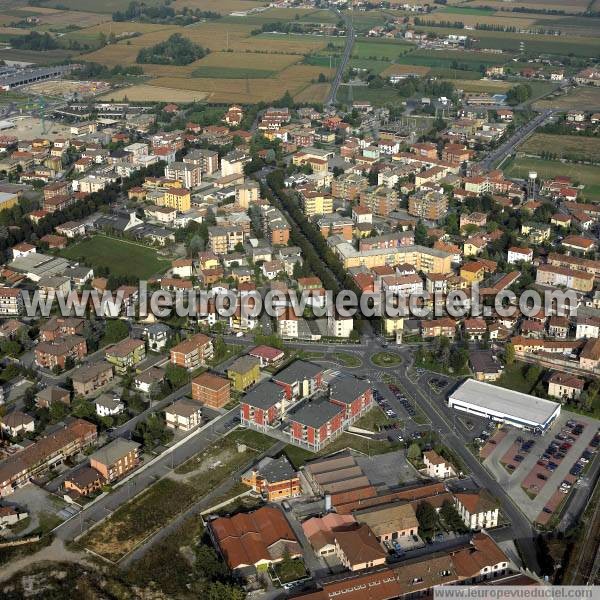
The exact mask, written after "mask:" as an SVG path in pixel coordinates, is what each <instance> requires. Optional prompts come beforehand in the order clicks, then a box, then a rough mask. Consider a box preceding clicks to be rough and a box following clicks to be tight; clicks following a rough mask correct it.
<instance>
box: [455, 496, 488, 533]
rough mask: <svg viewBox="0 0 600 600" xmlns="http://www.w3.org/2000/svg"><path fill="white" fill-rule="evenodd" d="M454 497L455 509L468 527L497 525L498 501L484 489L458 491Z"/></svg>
mask: <svg viewBox="0 0 600 600" xmlns="http://www.w3.org/2000/svg"><path fill="white" fill-rule="evenodd" d="M454 498H455V505H456V510H458V514H459V515H460V516H461V518H462V520H463V521H464V523H465V525H466V526H467V527H469V529H491V528H492V527H497V526H498V514H499V509H498V502H497V501H496V500H495V499H494V498H492V497H491V496H490V494H489V493H488V492H487V491H486V490H479V491H477V492H459V493H456V494H455V495H454Z"/></svg>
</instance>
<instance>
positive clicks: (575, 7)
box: [469, 0, 589, 13]
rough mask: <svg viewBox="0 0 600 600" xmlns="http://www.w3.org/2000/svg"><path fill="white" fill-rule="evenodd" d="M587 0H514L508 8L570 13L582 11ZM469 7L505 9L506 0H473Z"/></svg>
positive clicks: (584, 9)
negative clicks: (567, 2)
mask: <svg viewBox="0 0 600 600" xmlns="http://www.w3.org/2000/svg"><path fill="white" fill-rule="evenodd" d="M588 4H589V0H571V1H570V2H569V4H568V6H565V3H564V2H562V1H561V0H516V1H515V2H513V3H511V5H510V8H530V9H533V10H540V9H547V10H568V11H569V12H572V13H583V12H585V11H586V9H587V7H588ZM469 6H470V7H482V8H491V9H496V10H506V2H503V1H502V0H474V1H473V2H469Z"/></svg>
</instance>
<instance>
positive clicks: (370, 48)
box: [352, 39, 414, 61]
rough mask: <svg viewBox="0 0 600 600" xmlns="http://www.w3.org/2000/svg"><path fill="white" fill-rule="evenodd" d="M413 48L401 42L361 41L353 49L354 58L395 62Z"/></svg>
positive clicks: (411, 45)
mask: <svg viewBox="0 0 600 600" xmlns="http://www.w3.org/2000/svg"><path fill="white" fill-rule="evenodd" d="M413 47H414V46H413V44H410V43H408V42H403V41H399V40H381V41H380V40H363V39H359V40H357V42H356V43H355V44H354V48H353V49H352V57H353V58H369V59H375V60H381V61H383V60H386V59H387V60H389V61H395V60H396V59H397V58H399V57H400V56H402V55H403V54H406V52H408V51H409V50H410V49H412V48H413Z"/></svg>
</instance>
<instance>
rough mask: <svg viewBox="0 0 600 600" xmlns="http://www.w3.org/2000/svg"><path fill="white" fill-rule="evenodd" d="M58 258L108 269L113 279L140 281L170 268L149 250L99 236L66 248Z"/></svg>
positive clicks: (168, 264)
mask: <svg viewBox="0 0 600 600" xmlns="http://www.w3.org/2000/svg"><path fill="white" fill-rule="evenodd" d="M60 255H61V256H63V257H64V258H68V259H71V260H83V261H85V262H86V263H89V264H90V265H91V266H92V267H108V268H109V269H110V272H111V273H112V274H113V275H135V276H137V277H139V278H140V279H148V278H150V277H152V276H153V275H156V274H158V273H162V272H164V271H165V270H166V269H168V268H169V266H170V264H171V263H170V261H169V260H167V259H164V258H160V257H159V256H158V254H157V252H156V250H154V249H152V248H148V247H146V246H142V245H140V244H135V243H133V242H128V241H125V240H117V239H114V238H109V237H105V236H102V235H96V236H94V237H92V238H88V239H85V240H83V241H81V242H78V243H76V244H73V245H71V246H68V247H67V248H65V249H64V250H62V251H61V252H60Z"/></svg>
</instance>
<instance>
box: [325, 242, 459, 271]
mask: <svg viewBox="0 0 600 600" xmlns="http://www.w3.org/2000/svg"><path fill="white" fill-rule="evenodd" d="M334 252H335V253H336V254H337V256H338V257H339V259H340V260H341V261H342V263H343V265H344V268H346V269H349V268H351V267H360V266H365V267H367V268H369V269H372V268H373V267H382V266H384V265H389V266H395V265H400V264H409V265H410V266H412V267H414V268H415V269H416V270H417V271H423V272H424V273H447V274H451V273H452V254H450V253H449V252H444V251H443V250H436V249H435V248H427V247H425V246H399V247H397V248H374V249H372V250H362V251H358V250H356V248H354V246H353V245H352V244H351V243H349V242H346V241H344V242H340V243H339V244H337V245H336V246H334Z"/></svg>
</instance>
